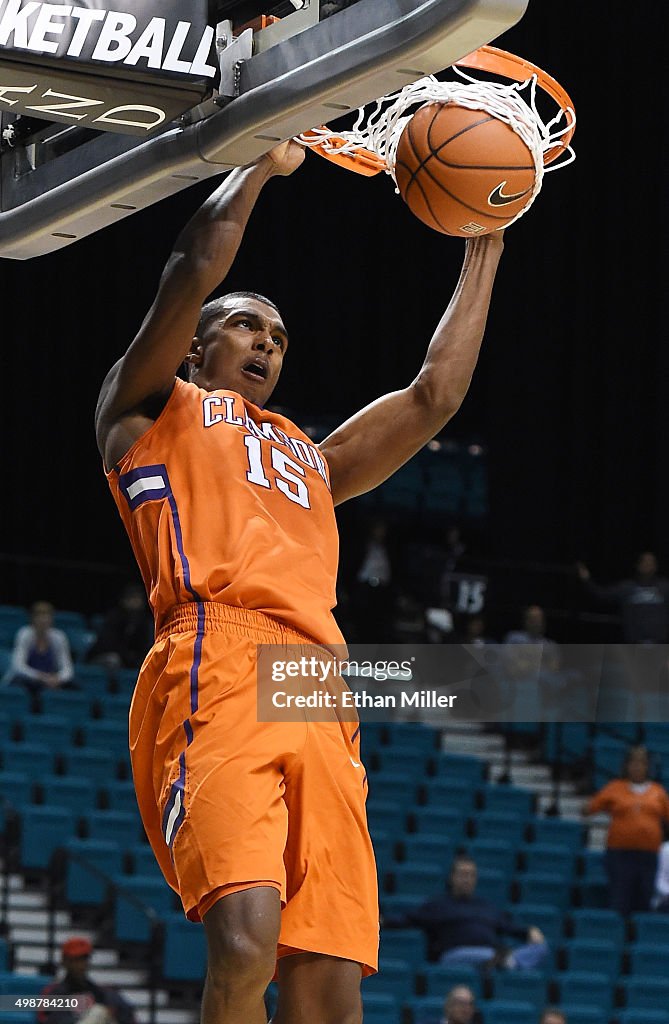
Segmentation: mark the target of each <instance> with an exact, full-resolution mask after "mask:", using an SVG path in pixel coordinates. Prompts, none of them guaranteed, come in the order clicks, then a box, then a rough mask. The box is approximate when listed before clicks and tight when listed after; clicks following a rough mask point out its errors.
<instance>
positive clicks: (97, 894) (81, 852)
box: [65, 839, 123, 907]
mask: <svg viewBox="0 0 669 1024" xmlns="http://www.w3.org/2000/svg"><path fill="white" fill-rule="evenodd" d="M66 849H67V850H68V851H69V852H71V853H72V854H74V855H75V856H73V857H69V858H68V860H67V864H66V867H65V896H66V899H67V902H68V903H69V904H72V905H73V906H88V907H91V906H99V905H100V904H101V903H103V902H104V901H105V899H106V898H107V890H108V886H109V882H108V881H107V880H106V878H105V877H102V876H101V875H100V874H99V872H103V873H104V875H105V876H109V877H111V878H113V877H115V876H116V875H118V874H120V872H121V868H122V865H123V850H122V848H121V846H120V844H119V843H117V842H115V841H114V840H112V839H109V840H100V839H70V840H69V841H68V842H67V844H66ZM80 858H81V859H80ZM96 868H97V869H98V870H97V871H96V870H95V869H96Z"/></svg>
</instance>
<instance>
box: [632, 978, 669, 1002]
mask: <svg viewBox="0 0 669 1024" xmlns="http://www.w3.org/2000/svg"><path fill="white" fill-rule="evenodd" d="M622 985H623V988H624V992H625V1006H626V1008H627V1009H628V1010H666V1008H667V1007H668V1006H669V980H667V979H666V978H625V979H623V981H622Z"/></svg>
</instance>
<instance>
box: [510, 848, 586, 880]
mask: <svg viewBox="0 0 669 1024" xmlns="http://www.w3.org/2000/svg"><path fill="white" fill-rule="evenodd" d="M521 853H522V856H523V862H524V865H525V870H526V871H532V872H547V873H549V874H555V875H559V876H560V878H563V879H565V880H571V878H572V877H573V876H574V873H575V868H576V854H575V853H574V851H573V850H570V849H569V847H568V846H559V845H557V844H548V843H528V844H527V845H526V846H523V848H522V850H521Z"/></svg>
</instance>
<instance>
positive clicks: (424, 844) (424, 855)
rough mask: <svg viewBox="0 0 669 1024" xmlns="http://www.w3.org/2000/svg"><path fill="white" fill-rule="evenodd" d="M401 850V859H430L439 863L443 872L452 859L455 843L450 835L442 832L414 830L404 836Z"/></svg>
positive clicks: (448, 866)
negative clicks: (417, 831)
mask: <svg viewBox="0 0 669 1024" xmlns="http://www.w3.org/2000/svg"><path fill="white" fill-rule="evenodd" d="M402 850H403V857H402V860H403V861H404V862H405V863H407V864H412V863H413V862H414V861H432V862H433V863H437V864H441V865H442V870H443V872H444V874H445V873H446V872H447V871H448V870H449V868H450V865H451V863H452V861H453V857H454V855H455V850H456V845H455V843H454V842H453V840H452V839H451V838H450V836H448V835H447V834H446V833H443V832H442V833H439V832H419V833H416V832H414V833H412V834H411V835H406V836H404V838H403V839H402Z"/></svg>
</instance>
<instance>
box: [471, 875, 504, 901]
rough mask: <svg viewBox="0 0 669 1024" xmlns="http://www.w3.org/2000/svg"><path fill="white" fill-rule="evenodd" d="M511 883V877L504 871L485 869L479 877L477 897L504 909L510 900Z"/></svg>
mask: <svg viewBox="0 0 669 1024" xmlns="http://www.w3.org/2000/svg"><path fill="white" fill-rule="evenodd" d="M509 881H510V878H509V876H508V875H507V874H505V873H504V872H503V871H496V870H493V869H492V868H484V869H483V870H481V871H479V872H478V875H477V881H476V895H477V896H480V897H481V899H484V900H490V902H491V903H497V904H498V905H499V906H502V907H503V906H505V904H506V903H507V901H508V899H509Z"/></svg>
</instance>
